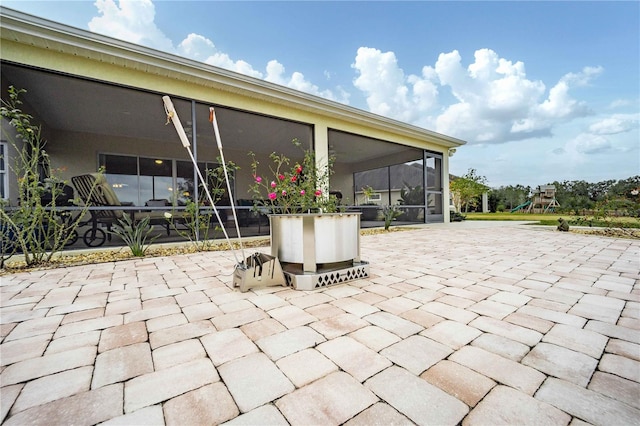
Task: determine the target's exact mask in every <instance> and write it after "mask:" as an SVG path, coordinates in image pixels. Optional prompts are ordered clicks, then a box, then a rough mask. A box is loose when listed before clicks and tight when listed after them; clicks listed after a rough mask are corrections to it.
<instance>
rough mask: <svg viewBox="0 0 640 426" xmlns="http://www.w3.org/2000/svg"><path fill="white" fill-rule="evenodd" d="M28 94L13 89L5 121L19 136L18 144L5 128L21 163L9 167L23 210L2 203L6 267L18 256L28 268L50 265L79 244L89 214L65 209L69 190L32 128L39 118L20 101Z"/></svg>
mask: <svg viewBox="0 0 640 426" xmlns="http://www.w3.org/2000/svg"><path fill="white" fill-rule="evenodd" d="M25 92H26V90H24V89H20V90H18V89H16V88H15V87H13V86H11V87H9V89H8V99H7V100H5V99H2V105H1V106H0V115H1V116H2V117H3V118H4V119H6V120H7V121H8V122H9V124H10V125H11V127H13V129H14V130H15V134H16V139H18V140H15V139H13V135H11V134H9V132H8V131H6V130H5V128H4V126H3V133H4V134H5V137H6V138H7V139H8V140H10V141H11V145H12V146H13V148H14V150H15V152H16V157H15V158H13V159H5V161H6V160H11V161H8V162H9V165H10V169H11V171H12V172H13V173H14V174H15V176H16V180H17V186H18V188H17V189H18V203H17V206H10V205H9V204H8V202H6V201H2V202H0V230H1V231H2V241H0V267H2V266H3V265H4V262H5V260H6V259H7V258H8V257H10V256H11V255H12V254H14V253H16V252H21V253H22V254H23V255H24V260H25V262H26V264H27V265H28V266H34V265H38V264H41V263H46V262H49V261H50V260H51V258H52V257H53V255H54V254H55V253H57V252H59V251H61V250H62V249H64V247H65V245H67V244H69V243H70V242H73V240H75V238H77V231H76V229H77V227H78V225H79V223H80V221H81V219H82V217H83V216H84V214H85V213H86V211H87V210H86V208H84V209H82V210H81V211H79V212H77V216H72V215H70V214H69V212H67V211H65V209H64V207H63V206H61V205H59V202H58V200H62V199H63V198H65V197H66V194H65V192H64V188H65V186H66V185H67V182H65V181H64V180H63V179H61V178H60V177H58V176H57V175H56V172H57V170H51V168H50V161H49V155H48V154H47V152H46V151H45V145H46V141H45V140H44V139H43V137H42V132H41V128H40V126H37V125H34V124H32V123H31V121H32V119H33V117H32V116H31V115H29V114H27V113H25V112H23V111H22V109H21V105H22V101H21V100H20V95H21V94H23V93H25Z"/></svg>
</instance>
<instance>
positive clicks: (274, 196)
mask: <svg viewBox="0 0 640 426" xmlns="http://www.w3.org/2000/svg"><path fill="white" fill-rule="evenodd" d="M276 197H277V195H276V193H275V192H270V193H269V199H270V200H275V199H276Z"/></svg>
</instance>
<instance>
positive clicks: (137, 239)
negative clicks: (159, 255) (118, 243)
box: [109, 213, 160, 257]
mask: <svg viewBox="0 0 640 426" xmlns="http://www.w3.org/2000/svg"><path fill="white" fill-rule="evenodd" d="M149 222H150V218H149V216H145V217H144V218H143V219H141V220H139V221H137V222H134V221H133V220H132V219H131V217H130V216H129V215H128V214H127V213H123V215H122V219H118V221H117V223H116V224H115V225H114V226H113V229H111V230H110V231H109V232H110V233H111V234H113V235H117V236H119V237H120V238H122V240H123V241H124V242H125V244H126V245H127V247H129V249H130V250H131V254H132V255H134V256H138V257H142V256H144V255H145V253H146V252H147V250H148V249H149V246H151V244H152V243H153V242H154V241H155V240H156V238H158V237H159V236H160V235H155V236H153V237H151V239H150V240H149V241H148V242H147V238H149V235H150V234H151V232H152V231H153V227H152V226H151V225H150V223H149Z"/></svg>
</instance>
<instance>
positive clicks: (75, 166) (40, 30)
mask: <svg viewBox="0 0 640 426" xmlns="http://www.w3.org/2000/svg"><path fill="white" fill-rule="evenodd" d="M2 12H3V13H5V14H6V13H7V11H6V10H4V9H3V10H2ZM9 15H10V16H8V17H7V16H3V27H2V28H1V29H0V31H1V35H2V50H1V52H0V55H1V58H2V60H3V61H9V62H13V63H16V64H21V65H27V66H32V67H38V68H42V69H46V70H52V71H56V72H60V73H65V74H70V75H73V76H79V77H82V78H88V79H95V80H98V81H103V82H108V83H113V84H116V85H118V86H128V87H131V88H134V89H140V90H146V91H152V92H157V93H164V94H168V95H170V96H176V97H180V98H182V99H195V100H197V101H198V102H204V103H213V104H217V105H224V106H226V107H230V108H235V109H239V110H244V111H249V112H253V113H258V114H264V115H269V116H274V117H279V118H284V119H287V120H292V121H296V122H300V123H307V124H309V125H311V126H312V128H313V141H314V147H315V150H316V158H317V159H318V162H319V165H320V166H322V165H324V164H325V162H326V159H327V158H328V154H329V136H328V132H329V129H334V130H339V131H343V132H348V133H353V134H357V135H362V136H365V137H368V138H373V139H377V140H381V141H386V142H391V143H396V144H401V145H404V146H409V147H414V148H418V149H421V150H430V151H434V152H439V153H442V154H443V159H444V161H443V179H444V182H443V191H444V194H443V197H444V200H447V199H448V197H449V194H448V155H447V149H448V148H449V147H454V146H460V145H461V144H463V143H464V142H463V141H459V140H456V139H454V138H450V137H447V136H444V135H438V134H435V133H433V132H429V131H427V130H424V129H419V128H416V127H414V126H411V125H407V124H403V123H399V122H396V121H394V120H390V119H386V118H384V117H380V116H376V115H374V114H371V113H368V112H365V111H360V110H357V109H355V108H352V107H347V106H341V105H338V104H336V103H334V102H331V101H327V100H324V99H321V98H317V97H314V96H311V95H307V94H304V93H300V92H297V91H294V90H292V89H288V88H285V87H281V86H277V85H274V84H271V83H267V82H263V81H256V80H255V79H252V78H250V77H246V76H242V75H239V74H236V73H232V72H229V71H226V70H221V69H214V68H213V67H210V66H208V65H205V64H202V63H199V62H195V61H191V60H187V59H183V58H177V57H175V56H173V55H168V54H163V53H161V52H157V51H154V50H151V49H147V48H144V47H140V46H133V45H130V44H128V43H125V42H120V41H117V40H114V39H110V38H108V37H103V36H99V35H95V34H90V35H88V34H87V33H86V32H83V31H81V30H75V29H71V28H69V27H66V26H62V25H59V24H55V23H51V22H50V21H44V20H39V19H37V18H33V17H30V19H27V18H24V17H23V16H20V14H17V13H15V14H14V13H11V14H9ZM14 18H15V19H14ZM54 24H55V25H54ZM48 25H50V26H51V27H47V26H48ZM53 137H54V138H55V140H56V144H55V145H52V146H51V149H52V151H51V154H52V159H53V167H66V168H67V172H66V174H67V176H72V175H74V174H77V173H80V172H86V166H87V164H86V163H87V160H86V159H87V158H91V159H92V161H94V162H95V164H94V165H95V166H97V155H98V153H99V152H106V153H118V154H135V155H146V156H150V154H149V153H153V152H154V146H153V144H152V143H151V142H149V141H148V140H131V139H127V138H118V140H114V138H108V137H102V136H100V135H87V134H80V133H69V132H68V133H66V134H60V132H58V134H54V135H53ZM208 149H209V150H210V149H211V148H206V147H199V152H198V154H199V156H201V157H204V158H207V159H210V158H212V157H213V158H215V154H214V153H213V152H208V151H207V150H208ZM56 153H58V154H60V155H59V156H55V155H54V154H56ZM245 154H246V153H245ZM151 155H153V154H151ZM162 155H163V156H169V157H172V158H184V157H185V153H184V150H182V149H181V147H180V146H179V144H176V146H175V147H171V148H168V147H163V151H162ZM245 157H246V156H245ZM237 158H238V161H239V163H241V164H239V165H240V167H242V168H243V169H244V170H249V169H250V167H249V160H248V159H246V162H244V161H243V160H240V158H243V157H242V156H238V157H237ZM81 169H83V170H81ZM345 172H346V170H345ZM343 175H346V174H342V175H341V176H343ZM247 179H250V177H249V178H248V177H246V176H244V175H242V176H239V180H238V181H237V184H238V186H239V187H247V186H248V185H249V184H250V182H248V181H246V180H247ZM349 186H350V187H349ZM335 187H337V188H338V189H340V190H341V191H343V193H344V195H348V194H353V192H352V191H353V183H352V182H351V184H349V181H348V178H346V177H344V176H343V177H342V178H340V179H336V180H335V183H334V181H332V188H335ZM239 198H241V197H239ZM445 215H447V216H448V211H445ZM446 220H448V219H446Z"/></svg>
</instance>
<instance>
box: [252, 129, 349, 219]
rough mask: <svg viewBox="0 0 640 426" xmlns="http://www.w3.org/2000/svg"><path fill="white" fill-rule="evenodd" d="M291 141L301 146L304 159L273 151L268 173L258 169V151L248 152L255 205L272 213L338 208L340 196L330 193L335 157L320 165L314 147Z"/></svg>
mask: <svg viewBox="0 0 640 426" xmlns="http://www.w3.org/2000/svg"><path fill="white" fill-rule="evenodd" d="M292 143H293V144H294V145H295V146H296V147H298V148H300V150H301V154H302V156H303V159H302V161H300V162H294V161H292V160H291V159H290V158H288V157H287V156H285V155H284V154H277V153H275V152H273V153H271V155H270V156H269V158H270V159H271V163H272V164H271V165H270V166H269V173H268V174H266V175H265V174H262V173H261V172H260V171H259V170H258V167H259V164H260V163H259V162H258V161H257V160H256V156H255V154H254V153H253V152H250V153H249V155H250V156H251V158H252V161H251V170H252V173H253V179H254V182H253V184H252V185H251V187H250V189H249V191H250V192H251V193H252V194H253V200H254V206H256V207H258V208H259V207H264V208H266V209H267V210H269V211H270V212H271V213H273V214H290V213H318V212H319V213H333V212H336V211H337V209H338V200H337V198H336V197H335V196H334V195H330V194H329V193H328V192H329V191H328V188H329V176H330V175H331V174H332V173H333V163H334V162H335V158H334V157H330V158H329V159H328V164H327V167H326V168H322V169H320V168H318V167H317V165H316V156H315V153H314V152H313V151H312V150H311V149H306V150H305V149H303V148H302V144H301V143H300V141H298V140H297V139H294V140H293V141H292Z"/></svg>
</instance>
